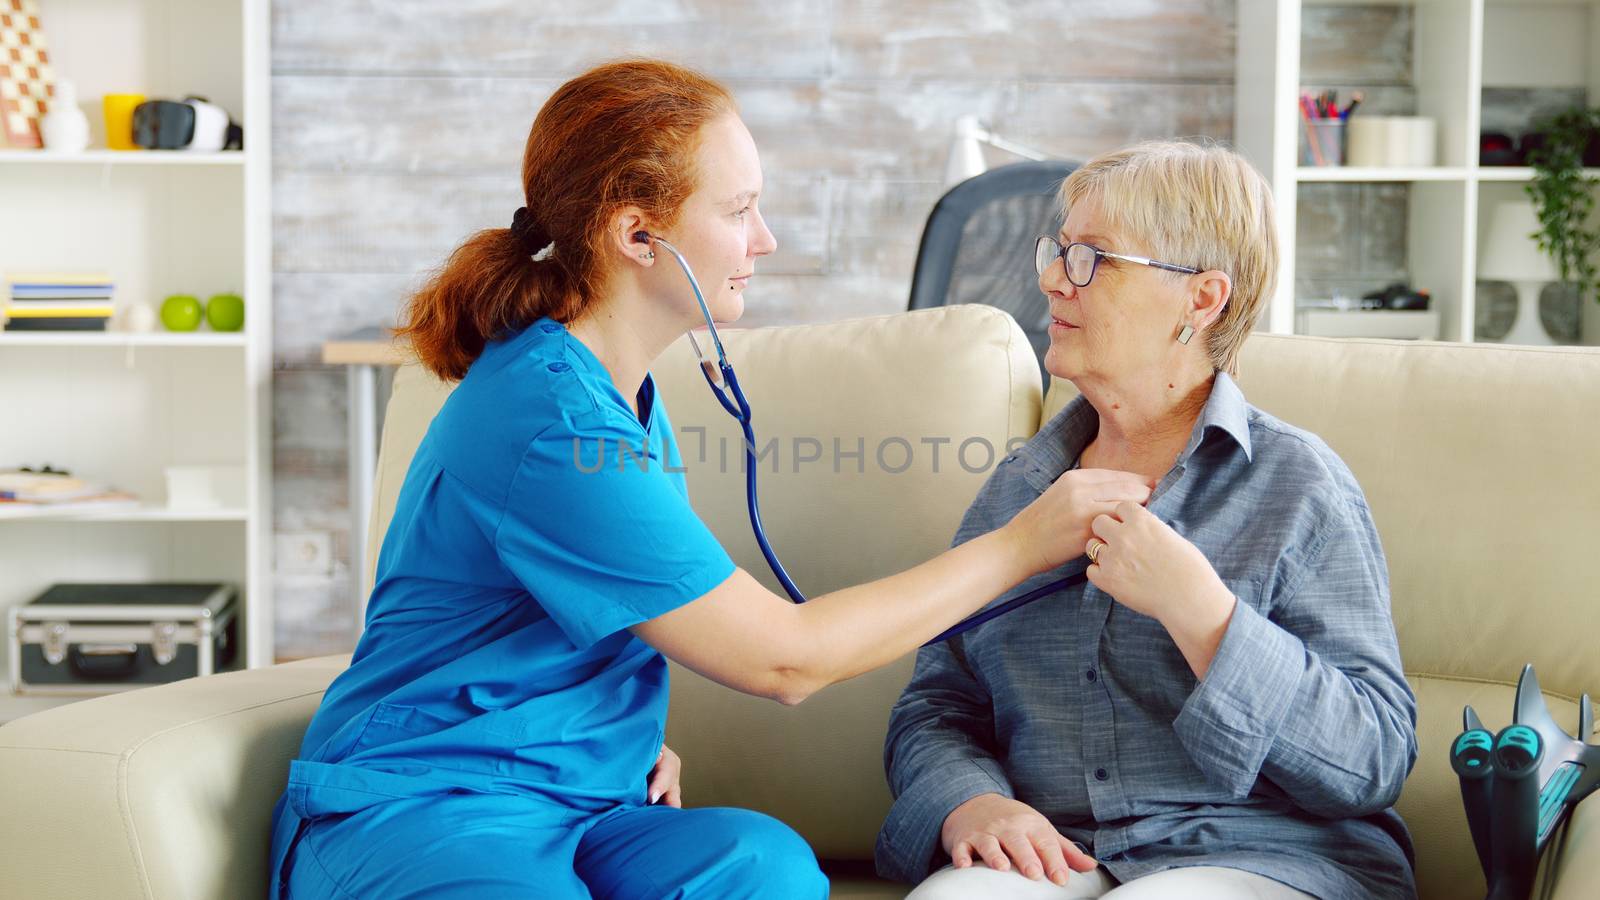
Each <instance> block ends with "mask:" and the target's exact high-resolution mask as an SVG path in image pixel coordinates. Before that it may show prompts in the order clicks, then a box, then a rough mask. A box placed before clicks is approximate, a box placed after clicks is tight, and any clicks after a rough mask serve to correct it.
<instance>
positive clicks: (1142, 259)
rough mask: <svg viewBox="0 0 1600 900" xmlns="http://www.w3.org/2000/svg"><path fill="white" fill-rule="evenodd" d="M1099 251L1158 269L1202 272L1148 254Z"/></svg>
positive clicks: (1112, 256) (1114, 257)
mask: <svg viewBox="0 0 1600 900" xmlns="http://www.w3.org/2000/svg"><path fill="white" fill-rule="evenodd" d="M1099 252H1100V254H1101V255H1102V256H1109V257H1111V258H1112V259H1120V260H1123V261H1124V262H1131V263H1137V264H1139V265H1141V266H1153V267H1155V268H1157V269H1166V270H1167V271H1169V272H1187V273H1188V274H1190V275H1198V274H1199V273H1200V270H1199V269H1192V268H1190V267H1188V266H1179V265H1174V264H1172V263H1164V262H1156V261H1155V260H1153V259H1151V258H1149V257H1148V256H1129V255H1127V254H1126V253H1112V252H1111V251H1110V250H1101V251H1099Z"/></svg>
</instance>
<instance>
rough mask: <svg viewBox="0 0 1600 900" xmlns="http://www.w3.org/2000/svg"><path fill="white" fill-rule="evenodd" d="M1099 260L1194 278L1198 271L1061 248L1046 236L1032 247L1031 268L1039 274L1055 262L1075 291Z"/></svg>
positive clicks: (1084, 247) (1078, 244)
mask: <svg viewBox="0 0 1600 900" xmlns="http://www.w3.org/2000/svg"><path fill="white" fill-rule="evenodd" d="M1101 257H1108V258H1110V259H1118V260H1121V261H1123V262H1130V263H1136V264H1138V265H1141V266H1151V267H1153V268H1157V269H1166V270H1167V271H1169V272H1183V273H1185V274H1189V275H1195V274H1198V273H1199V272H1200V270H1199V269H1191V268H1189V267H1188V266H1177V265H1173V264H1172V263H1164V262H1156V261H1155V260H1153V259H1149V258H1147V257H1143V256H1126V255H1124V254H1121V253H1112V252H1111V251H1110V250H1101V249H1100V248H1099V247H1094V246H1090V245H1089V244H1085V243H1083V242H1082V241H1073V242H1072V243H1070V244H1068V245H1066V246H1065V247H1063V246H1061V242H1060V241H1058V240H1056V239H1055V238H1053V237H1050V236H1049V235H1044V236H1042V237H1040V238H1039V239H1038V240H1037V241H1035V242H1034V244H1033V268H1034V269H1035V270H1036V271H1037V272H1038V273H1039V274H1040V275H1043V274H1044V270H1045V269H1048V268H1050V267H1051V266H1052V265H1054V264H1055V261H1056V260H1057V259H1058V258H1059V259H1061V260H1062V262H1063V263H1064V264H1065V265H1066V267H1067V280H1068V281H1070V282H1072V283H1073V284H1075V285H1077V286H1078V287H1088V286H1089V282H1091V281H1093V280H1094V273H1095V270H1096V269H1098V268H1099V267H1100V259H1101Z"/></svg>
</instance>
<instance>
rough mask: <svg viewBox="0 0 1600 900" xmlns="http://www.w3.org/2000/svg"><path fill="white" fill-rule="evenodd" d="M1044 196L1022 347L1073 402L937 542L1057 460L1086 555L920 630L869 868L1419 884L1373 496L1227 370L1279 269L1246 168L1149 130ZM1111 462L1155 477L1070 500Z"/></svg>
mask: <svg viewBox="0 0 1600 900" xmlns="http://www.w3.org/2000/svg"><path fill="white" fill-rule="evenodd" d="M1061 199H1062V205H1063V209H1064V212H1065V220H1064V224H1063V226H1062V229H1061V232H1060V234H1059V235H1057V236H1054V237H1043V238H1040V239H1039V241H1038V254H1037V266H1038V270H1039V287H1040V289H1041V290H1042V291H1043V292H1044V294H1045V295H1046V297H1047V298H1048V302H1049V305H1050V314H1051V316H1052V318H1053V319H1054V322H1053V324H1052V325H1051V326H1050V348H1049V351H1048V354H1047V355H1046V357H1045V367H1046V368H1047V369H1048V370H1049V371H1050V372H1051V373H1052V374H1054V375H1056V376H1059V377H1061V378H1065V379H1068V380H1070V381H1072V383H1073V384H1074V385H1076V386H1077V388H1078V390H1079V391H1080V392H1081V396H1079V397H1077V398H1076V399H1074V400H1073V401H1072V403H1071V404H1070V405H1069V406H1068V407H1067V408H1066V409H1065V410H1063V411H1062V412H1061V414H1060V415H1058V416H1056V417H1055V418H1054V419H1053V420H1051V421H1050V422H1049V423H1048V424H1046V425H1045V426H1044V428H1043V429H1042V430H1041V431H1040V432H1039V434H1038V435H1037V436H1035V437H1034V438H1033V439H1032V440H1031V441H1030V442H1029V443H1028V444H1027V445H1026V446H1024V447H1022V448H1021V449H1020V450H1019V451H1018V452H1016V453H1015V454H1013V455H1011V456H1009V457H1007V459H1006V460H1005V461H1004V463H1003V464H1002V465H1001V466H1000V467H998V468H997V469H996V471H995V473H994V475H993V477H991V478H990V480H989V482H988V483H987V484H986V485H985V486H984V488H983V490H982V492H981V493H980V494H979V495H978V498H977V499H976V500H975V501H974V503H973V505H972V507H971V508H970V509H969V510H968V511H967V514H966V517H965V519H964V520H963V521H962V523H961V527H960V530H959V532H958V533H957V534H956V537H955V543H956V544H961V543H962V542H964V541H968V540H972V539H974V538H976V537H978V536H979V535H983V534H986V533H988V532H990V531H992V530H994V529H995V528H998V527H1000V526H1001V525H1003V524H1004V523H1005V522H1006V521H1007V520H1008V519H1010V518H1011V516H1012V515H1013V514H1014V513H1015V512H1016V511H1017V510H1019V509H1021V508H1023V507H1024V506H1025V505H1027V504H1028V503H1029V502H1030V501H1031V500H1032V499H1033V498H1035V497H1037V496H1038V495H1039V493H1040V492H1041V491H1043V490H1044V489H1045V488H1046V487H1048V486H1050V485H1051V484H1052V482H1057V481H1068V482H1073V481H1076V482H1079V484H1080V486H1081V487H1082V491H1081V496H1083V497H1084V513H1083V515H1082V517H1081V521H1079V522H1077V523H1075V527H1080V528H1081V532H1080V534H1081V536H1082V537H1083V539H1084V541H1085V545H1084V550H1085V557H1084V558H1081V559H1079V560H1077V561H1075V562H1072V563H1068V564H1067V565H1066V566H1064V567H1063V568H1062V569H1059V570H1057V571H1055V572H1050V573H1045V574H1043V575H1040V576H1037V577H1036V578H1034V579H1031V580H1030V581H1027V582H1024V583H1023V584H1020V585H1018V586H1017V587H1016V588H1015V589H1013V590H1012V591H1011V592H1010V593H1009V594H1007V595H1005V596H1006V597H1010V596H1013V595H1015V594H1019V593H1021V592H1024V591H1027V590H1031V589H1033V588H1034V587H1036V586H1038V585H1040V584H1043V583H1045V582H1046V581H1047V580H1049V579H1053V578H1058V577H1061V576H1063V575H1065V574H1070V573H1072V572H1074V571H1085V569H1086V571H1087V581H1086V582H1080V583H1079V586H1076V587H1073V588H1070V589H1067V590H1065V591H1063V592H1062V593H1061V594H1060V595H1059V596H1056V597H1053V598H1048V599H1046V600H1044V601H1042V602H1039V603H1036V604H1034V605H1032V606H1029V607H1024V608H1023V609H1021V610H1019V611H1017V612H1015V613H1013V614H1010V615H1006V616H1002V617H1000V618H998V619H996V620H994V621H993V622H991V623H989V624H987V625H985V626H983V627H982V628H979V629H977V630H974V631H972V632H970V633H969V634H967V635H966V636H965V638H964V639H960V638H958V639H956V640H952V641H950V642H948V643H946V644H942V645H937V646H934V647H931V648H928V649H924V650H922V651H921V653H920V655H919V656H918V657H917V665H916V670H915V674H914V675H913V676H912V679H911V683H910V685H909V686H907V688H906V690H905V693H904V695H903V696H902V697H901V698H900V701H899V702H898V703H897V704H896V705H895V708H894V712H893V715H892V718H891V721H890V726H889V734H888V740H887V747H886V762H887V767H888V773H889V780H890V784H891V787H892V789H893V792H894V794H895V798H896V799H895V804H894V807H893V809H892V810H891V811H890V813H889V818H888V821H887V822H886V823H885V824H884V827H883V830H882V832H881V834H880V835H879V840H878V853H877V861H878V868H879V870H880V872H882V873H883V874H884V875H886V876H888V877H893V878H897V879H900V880H903V881H912V882H917V881H920V882H921V885H920V886H919V887H918V888H917V889H916V890H915V891H914V892H913V893H912V895H911V896H912V897H913V898H915V900H939V898H957V897H959V898H986V897H1008V898H1010V897H1016V898H1032V897H1040V898H1046V897H1048V898H1079V897H1101V896H1105V897H1108V898H1113V900H1150V898H1158V897H1160V898H1166V897H1182V898H1184V900H1203V898H1224V897H1229V898H1232V897H1258V898H1269V900H1270V898H1301V897H1318V898H1324V900H1345V898H1350V900H1355V898H1363V900H1365V898H1372V897H1385V898H1391V897H1397V898H1410V897H1414V896H1415V895H1416V888H1415V885H1414V880H1413V875H1412V854H1411V845H1410V840H1409V837H1408V835H1407V833H1406V829H1405V825H1404V824H1403V823H1402V822H1401V821H1400V817H1399V816H1398V815H1397V814H1396V813H1395V811H1394V809H1393V808H1392V807H1393V804H1394V802H1395V799H1396V797H1398V796H1399V793H1400V787H1401V784H1402V783H1403V782H1404V780H1405V777H1406V774H1407V773H1408V772H1409V771H1410V769H1411V765H1412V763H1413V762H1414V760H1415V758H1416V753H1417V745H1416V736H1415V724H1416V714H1415V698H1414V697H1413V695H1412V693H1411V690H1410V688H1409V687H1408V685H1407V684H1406V681H1405V678H1404V677H1403V675H1402V673H1401V666H1400V654H1399V649H1398V645H1397V641H1396V638H1395V633H1394V626H1393V623H1392V621H1391V620H1390V615H1389V586H1388V577H1387V573H1386V568H1385V563H1384V557H1383V550H1382V548H1381V547H1380V546H1379V541H1378V534H1377V531H1376V530H1375V529H1374V527H1373V523H1372V518H1371V514H1370V512H1369V510H1368V508H1367V504H1366V501H1365V499H1364V498H1363V496H1362V493H1361V488H1360V486H1359V485H1357V484H1356V480H1355V478H1354V477H1352V476H1351V474H1350V471H1349V469H1347V468H1346V467H1345V465H1344V463H1343V462H1342V461H1341V460H1340V459H1339V457H1338V456H1337V455H1335V454H1334V452H1333V451H1332V450H1330V449H1329V448H1328V446H1327V445H1326V444H1324V443H1323V442H1322V441H1321V440H1319V439H1318V438H1317V437H1316V436H1315V435H1312V434H1308V433H1307V432H1305V431H1302V430H1300V429H1298V428H1295V427H1293V426H1291V425H1288V424H1285V423H1284V422H1281V421H1279V420H1277V419H1275V418H1273V417H1272V416H1270V415H1267V414H1266V413H1264V412H1262V411H1261V410H1259V409H1256V408H1255V407H1253V406H1250V405H1249V404H1248V403H1247V402H1246V401H1245V399H1244V396H1243V395H1242V394H1241V393H1240V390H1239V387H1238V385H1236V384H1235V383H1234V381H1233V379H1232V377H1230V376H1231V374H1232V373H1234V372H1236V369H1237V360H1238V355H1239V349H1240V347H1241V345H1243V343H1244V341H1245V339H1246V338H1247V337H1248V336H1249V334H1250V329H1251V326H1252V325H1253V324H1254V323H1255V321H1256V318H1257V314H1258V313H1259V311H1260V309H1261V305H1262V303H1263V302H1265V298H1266V297H1267V296H1268V295H1269V294H1270V293H1271V291H1272V286H1273V280H1274V275H1273V273H1274V271H1275V270H1276V266H1277V254H1278V248H1277V240H1276V237H1275V234H1276V232H1275V230H1274V229H1275V225H1274V220H1273V215H1272V201H1271V196H1270V191H1269V189H1268V187H1267V185H1266V184H1265V182H1264V181H1263V180H1262V178H1261V176H1260V175H1259V174H1258V173H1257V172H1256V171H1255V170H1254V169H1252V168H1251V167H1250V166H1249V165H1248V164H1247V163H1246V162H1245V161H1244V160H1243V159H1241V158H1240V157H1239V156H1238V155H1237V154H1235V153H1233V152H1232V151H1229V150H1227V149H1223V148H1220V147H1213V146H1199V145H1195V144H1188V143H1150V144H1144V145H1140V146H1136V147H1134V148H1132V149H1129V150H1124V151H1121V152H1117V153H1111V154H1108V155H1106V156H1102V157H1100V158H1098V159H1095V160H1093V161H1092V162H1090V163H1088V164H1087V165H1085V166H1083V167H1082V168H1080V169H1078V170H1077V171H1076V172H1074V173H1073V174H1072V176H1071V177H1070V178H1068V179H1067V181H1066V183H1065V184H1064V185H1062V188H1061ZM1108 470H1109V471H1108ZM1115 471H1121V472H1132V473H1136V474H1137V475H1138V476H1139V477H1140V478H1142V479H1144V480H1145V481H1146V482H1147V483H1149V484H1152V485H1153V486H1154V493H1153V494H1152V496H1151V498H1150V500H1149V502H1148V504H1147V505H1146V506H1141V505H1138V504H1134V503H1127V502H1124V503H1120V504H1118V505H1117V506H1116V507H1115V512H1114V513H1113V514H1109V515H1108V514H1104V513H1100V514H1095V512H1094V511H1093V510H1092V509H1091V508H1090V506H1089V504H1090V502H1091V501H1092V500H1093V499H1094V490H1093V485H1094V484H1095V483H1096V481H1097V480H1098V479H1101V478H1105V477H1108V476H1109V474H1110V472H1115ZM1003 599H1005V598H1002V600H1003ZM946 863H949V864H948V865H946ZM1097 863H1098V865H1097ZM930 873H931V874H930ZM924 879H925V880H924Z"/></svg>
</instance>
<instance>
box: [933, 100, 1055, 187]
mask: <svg viewBox="0 0 1600 900" xmlns="http://www.w3.org/2000/svg"><path fill="white" fill-rule="evenodd" d="M983 144H988V145H989V146H991V147H998V148H1000V149H1001V150H1004V151H1006V152H1007V153H1013V154H1016V155H1017V156H1020V157H1022V158H1023V159H1046V158H1047V157H1046V156H1045V155H1044V154H1043V153H1040V152H1039V151H1037V150H1035V149H1033V148H1032V147H1026V146H1023V145H1022V144H1016V143H1012V142H1011V141H1008V140H1006V139H1005V138H1003V137H1000V136H999V135H997V134H995V133H994V132H992V131H990V130H988V129H987V128H984V127H983V126H982V125H981V124H979V122H978V118H977V116H962V117H961V118H959V119H957V120H956V133H955V137H954V138H953V139H951V141H950V153H949V155H948V156H946V157H945V163H944V185H945V187H947V188H948V187H954V186H955V185H958V184H960V183H961V182H963V181H966V180H967V179H968V178H972V177H973V176H975V175H982V174H983V173H984V172H986V171H988V169H989V164H988V163H987V162H985V161H984V158H983V147H982V145H983Z"/></svg>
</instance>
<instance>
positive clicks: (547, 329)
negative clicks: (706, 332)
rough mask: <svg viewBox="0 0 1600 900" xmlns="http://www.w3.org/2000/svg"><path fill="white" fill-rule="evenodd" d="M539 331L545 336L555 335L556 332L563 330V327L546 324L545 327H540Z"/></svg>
mask: <svg viewBox="0 0 1600 900" xmlns="http://www.w3.org/2000/svg"><path fill="white" fill-rule="evenodd" d="M539 330H540V331H542V332H544V333H545V334H555V333H556V332H558V331H560V330H561V326H560V325H557V324H556V323H554V322H546V323H544V324H543V325H540V326H539Z"/></svg>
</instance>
